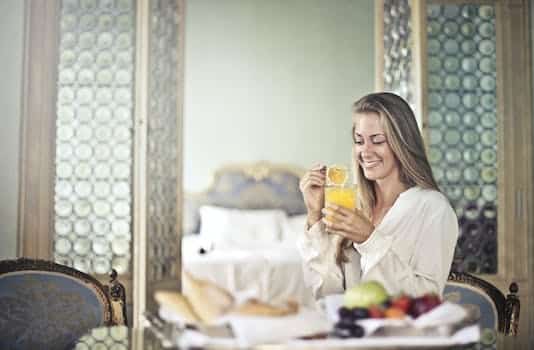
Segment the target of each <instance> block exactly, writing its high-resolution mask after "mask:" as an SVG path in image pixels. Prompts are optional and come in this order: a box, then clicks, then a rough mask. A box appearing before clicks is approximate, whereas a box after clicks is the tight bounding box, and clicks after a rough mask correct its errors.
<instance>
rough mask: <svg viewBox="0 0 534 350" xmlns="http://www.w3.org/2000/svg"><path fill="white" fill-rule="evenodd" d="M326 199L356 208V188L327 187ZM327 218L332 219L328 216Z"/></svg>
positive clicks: (348, 207)
mask: <svg viewBox="0 0 534 350" xmlns="http://www.w3.org/2000/svg"><path fill="white" fill-rule="evenodd" d="M324 200H325V203H333V204H337V205H339V206H341V207H345V208H347V209H352V210H354V209H355V208H356V189H355V188H354V187H343V186H330V187H325V189H324ZM326 219H327V220H328V221H332V220H331V219H329V218H328V216H327V217H326Z"/></svg>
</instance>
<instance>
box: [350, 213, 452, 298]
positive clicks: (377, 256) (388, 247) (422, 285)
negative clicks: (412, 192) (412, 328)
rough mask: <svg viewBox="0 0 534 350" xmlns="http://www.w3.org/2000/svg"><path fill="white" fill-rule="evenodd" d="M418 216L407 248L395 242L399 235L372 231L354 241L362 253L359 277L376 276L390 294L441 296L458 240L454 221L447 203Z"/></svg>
mask: <svg viewBox="0 0 534 350" xmlns="http://www.w3.org/2000/svg"><path fill="white" fill-rule="evenodd" d="M435 209H436V210H435V211H434V212H433V213H431V214H428V215H425V216H423V217H420V220H421V225H420V227H414V228H413V229H414V230H419V231H420V232H418V233H417V235H418V236H417V240H416V241H415V246H414V247H413V249H411V250H407V249H404V248H401V247H400V245H396V244H395V239H396V240H402V239H403V236H402V234H401V235H395V238H394V236H393V235H384V234H383V233H382V232H380V231H377V230H375V232H373V234H372V235H371V236H370V237H369V239H368V240H367V241H365V242H364V243H362V244H354V247H355V248H356V250H358V252H359V253H360V254H361V255H362V259H361V260H362V269H363V271H364V275H363V279H364V280H369V279H376V280H379V281H380V282H381V283H383V284H384V286H385V287H386V289H387V290H388V292H389V293H391V294H398V293H402V292H404V293H407V294H410V295H414V296H417V295H421V294H424V293H429V292H432V293H437V294H439V295H441V294H442V293H443V289H444V287H445V283H446V281H447V277H448V275H449V270H450V267H451V263H452V259H453V255H454V248H455V246H456V241H457V239H458V220H457V218H456V214H455V213H454V211H453V210H452V208H451V207H450V206H449V205H448V203H447V205H446V206H445V205H444V206H442V207H439V208H435Z"/></svg>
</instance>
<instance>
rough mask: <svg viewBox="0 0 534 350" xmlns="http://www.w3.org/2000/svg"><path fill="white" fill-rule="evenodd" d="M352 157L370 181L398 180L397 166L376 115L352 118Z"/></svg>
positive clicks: (362, 114)
mask: <svg viewBox="0 0 534 350" xmlns="http://www.w3.org/2000/svg"><path fill="white" fill-rule="evenodd" d="M353 121H354V124H353V125H354V135H353V138H354V157H355V161H356V163H357V164H358V165H359V166H360V167H361V168H362V170H363V174H364V176H365V177H366V178H367V179H368V180H371V181H381V180H385V179H390V178H391V179H398V178H399V165H398V161H397V158H396V157H395V155H394V154H393V151H392V150H391V147H390V146H389V144H388V140H387V137H386V134H385V131H384V127H383V126H382V124H381V122H380V117H379V116H378V114H376V113H358V114H356V115H355V116H354V119H353Z"/></svg>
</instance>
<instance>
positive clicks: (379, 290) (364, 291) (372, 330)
mask: <svg viewBox="0 0 534 350" xmlns="http://www.w3.org/2000/svg"><path fill="white" fill-rule="evenodd" d="M325 308H326V313H327V316H328V318H329V320H330V322H331V323H332V334H331V335H332V336H333V337H336V338H343V339H344V338H361V337H368V336H393V335H394V336H439V335H445V336H446V335H451V334H452V333H453V332H454V331H456V330H458V329H459V328H462V327H463V326H466V325H468V324H471V323H473V322H472V318H471V317H469V315H468V312H467V310H466V309H464V308H463V307H462V306H460V305H458V304H454V303H450V302H442V301H441V299H440V298H439V297H438V296H437V295H435V294H430V293H427V294H424V295H421V296H418V297H412V296H409V295H405V294H402V295H397V296H389V295H387V293H386V291H385V289H384V288H383V287H382V285H381V284H380V283H378V282H374V281H371V282H363V283H360V284H359V285H357V286H355V287H353V288H350V289H348V290H347V291H346V292H345V294H344V295H331V296H327V297H326V298H325Z"/></svg>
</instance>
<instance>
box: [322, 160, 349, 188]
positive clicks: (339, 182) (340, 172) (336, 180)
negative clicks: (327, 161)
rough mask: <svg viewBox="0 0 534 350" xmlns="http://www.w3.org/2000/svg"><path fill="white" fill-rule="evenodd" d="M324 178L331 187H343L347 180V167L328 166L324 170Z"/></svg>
mask: <svg viewBox="0 0 534 350" xmlns="http://www.w3.org/2000/svg"><path fill="white" fill-rule="evenodd" d="M326 178H327V179H328V182H329V184H331V185H335V186H343V185H344V184H345V182H346V181H347V178H348V171H347V167H346V166H342V165H332V166H329V167H328V168H327V169H326Z"/></svg>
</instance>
